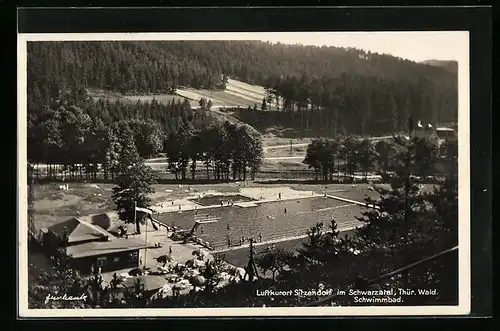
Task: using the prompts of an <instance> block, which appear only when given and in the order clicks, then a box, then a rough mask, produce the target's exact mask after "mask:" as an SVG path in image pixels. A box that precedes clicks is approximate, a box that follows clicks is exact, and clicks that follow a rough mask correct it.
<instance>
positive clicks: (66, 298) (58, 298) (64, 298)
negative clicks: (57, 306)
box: [45, 294, 87, 304]
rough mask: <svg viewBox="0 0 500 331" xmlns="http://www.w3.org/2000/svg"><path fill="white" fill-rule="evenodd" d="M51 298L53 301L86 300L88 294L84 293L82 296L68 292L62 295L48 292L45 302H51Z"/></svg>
mask: <svg viewBox="0 0 500 331" xmlns="http://www.w3.org/2000/svg"><path fill="white" fill-rule="evenodd" d="M51 300H52V301H85V300H87V295H86V294H82V295H80V296H77V297H74V296H71V295H66V294H64V295H61V296H53V295H50V294H47V296H46V297H45V304H47V303H49V302H50V301H51Z"/></svg>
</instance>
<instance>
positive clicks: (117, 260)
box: [42, 217, 146, 274]
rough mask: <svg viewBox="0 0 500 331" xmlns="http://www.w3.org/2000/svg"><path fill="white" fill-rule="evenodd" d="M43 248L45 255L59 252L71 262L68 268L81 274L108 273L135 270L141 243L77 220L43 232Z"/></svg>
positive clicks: (144, 244)
mask: <svg viewBox="0 0 500 331" xmlns="http://www.w3.org/2000/svg"><path fill="white" fill-rule="evenodd" d="M42 233H43V239H42V243H43V246H44V247H45V248H46V251H47V252H48V253H49V254H51V255H52V254H57V253H60V249H62V250H63V251H64V252H65V253H66V255H67V256H68V257H70V258H71V264H72V267H74V268H75V269H77V270H79V271H80V272H81V273H83V274H88V273H91V271H92V270H99V269H100V271H101V272H109V271H115V270H120V269H126V268H137V267H138V266H139V250H140V249H144V248H146V243H145V242H144V241H143V240H138V239H136V238H133V237H130V238H129V237H128V236H127V237H124V238H123V237H121V238H119V237H116V236H114V235H113V234H111V233H109V232H108V231H106V230H104V229H103V228H101V227H100V226H97V225H94V224H91V223H89V222H86V221H84V220H81V219H79V218H76V217H74V218H71V219H69V220H66V221H64V222H61V223H58V224H55V225H53V226H51V227H50V228H48V229H43V230H42Z"/></svg>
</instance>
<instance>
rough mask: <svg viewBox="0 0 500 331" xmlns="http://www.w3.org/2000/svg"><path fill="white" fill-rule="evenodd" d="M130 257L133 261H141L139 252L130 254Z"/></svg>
mask: <svg viewBox="0 0 500 331" xmlns="http://www.w3.org/2000/svg"><path fill="white" fill-rule="evenodd" d="M128 257H129V259H131V260H138V259H139V252H130V253H129V254H128Z"/></svg>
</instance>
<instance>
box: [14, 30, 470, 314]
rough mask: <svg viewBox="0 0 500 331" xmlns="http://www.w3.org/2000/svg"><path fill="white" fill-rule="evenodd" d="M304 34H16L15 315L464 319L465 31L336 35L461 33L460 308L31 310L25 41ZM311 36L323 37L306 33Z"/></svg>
mask: <svg viewBox="0 0 500 331" xmlns="http://www.w3.org/2000/svg"><path fill="white" fill-rule="evenodd" d="M297 33H305V32H292V33H289V32H272V33H267V32H257V33H254V32H252V33H245V32H237V33H232V32H220V33H102V34H101V33H79V34H59V33H58V34H18V86H17V88H18V90H17V91H18V109H17V120H18V131H17V132H18V136H17V143H18V152H17V153H18V155H17V156H18V158H17V160H18V161H17V162H18V164H17V165H18V172H17V190H18V202H17V211H18V245H17V247H18V252H17V256H18V276H19V278H18V283H17V290H18V294H19V297H18V315H19V317H21V318H32V317H41V318H54V317H93V318H95V317H161V316H165V317H167V316H168V317H178V316H184V317H209V316H332V317H335V316H403V315H406V316H418V315H466V314H469V313H470V299H471V280H470V274H471V272H470V266H471V262H470V204H469V201H470V146H469V145H470V143H469V133H470V132H469V121H470V99H469V98H470V81H469V76H470V67H469V32H468V31H446V32H445V31H425V32H424V31H404V32H366V31H363V32H335V33H341V34H360V33H362V34H367V33H370V34H372V33H373V34H407V35H408V36H411V35H415V34H433V33H440V34H443V33H449V34H462V35H463V36H462V37H463V39H464V46H463V47H464V51H463V54H457V56H458V57H459V58H457V59H456V60H457V61H458V63H459V66H458V105H459V106H458V136H459V142H458V145H459V146H458V150H459V153H458V162H459V189H458V196H459V251H458V252H459V304H458V306H415V307H396V306H395V307H391V306H385V307H292V308H195V309H193V308H189V309H185V308H164V309H148V308H144V309H29V308H28V287H27V286H24V285H23V284H27V283H28V250H27V234H28V226H27V168H26V164H27V147H26V144H27V135H26V123H27V114H26V108H27V97H26V93H27V89H26V81H27V56H26V44H27V42H28V41H63V40H64V41H70V40H72V41H76V40H80V41H83V40H86V41H91V40H93V41H112V40H143V41H145V40H261V39H265V38H268V37H269V36H270V35H272V36H277V35H280V34H281V35H291V34H297ZM308 33H311V34H312V35H313V36H314V35H315V34H321V33H333V32H308Z"/></svg>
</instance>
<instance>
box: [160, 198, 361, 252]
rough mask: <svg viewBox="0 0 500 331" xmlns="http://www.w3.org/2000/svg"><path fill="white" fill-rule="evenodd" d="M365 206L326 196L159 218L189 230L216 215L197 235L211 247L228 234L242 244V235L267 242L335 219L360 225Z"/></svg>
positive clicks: (342, 224) (224, 243) (220, 244)
mask: <svg viewBox="0 0 500 331" xmlns="http://www.w3.org/2000/svg"><path fill="white" fill-rule="evenodd" d="M365 210H366V208H365V207H362V206H359V205H355V204H350V203H346V202H343V201H339V200H335V199H332V198H324V197H320V198H318V197H311V198H300V199H294V200H284V201H273V202H262V203H259V202H257V203H256V205H255V206H251V207H239V206H224V207H214V208H208V209H202V210H198V212H197V213H195V211H194V210H189V211H182V212H180V213H179V212H169V213H163V214H160V215H159V216H158V217H157V219H158V221H160V222H162V223H164V224H168V225H175V226H177V227H180V228H181V229H190V228H191V227H192V226H193V225H194V222H195V219H198V218H203V217H207V216H208V217H217V218H218V222H217V223H210V224H205V225H202V226H200V227H199V228H198V229H197V232H196V234H197V235H198V236H200V237H202V238H203V239H204V240H206V241H208V242H209V243H210V244H211V246H212V247H214V248H221V247H225V246H226V247H227V244H228V240H227V239H228V237H229V238H230V240H231V244H232V245H233V244H237V243H239V240H240V238H241V237H245V238H248V237H254V238H255V240H258V238H259V234H260V235H262V240H263V241H267V240H271V239H277V238H279V237H289V236H290V237H291V236H298V235H304V234H305V233H306V231H307V229H309V228H310V227H311V226H313V225H315V224H316V223H318V222H323V223H325V226H328V225H329V223H330V220H331V219H332V218H333V219H335V220H336V222H337V223H338V225H339V228H345V227H349V226H355V225H359V221H357V220H356V216H361V213H362V212H363V211H365Z"/></svg>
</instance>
